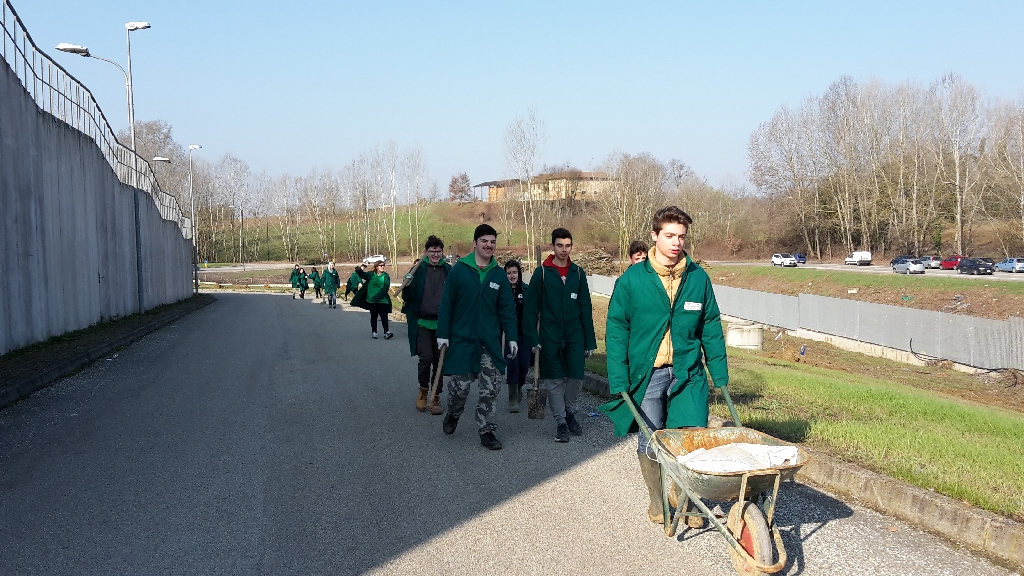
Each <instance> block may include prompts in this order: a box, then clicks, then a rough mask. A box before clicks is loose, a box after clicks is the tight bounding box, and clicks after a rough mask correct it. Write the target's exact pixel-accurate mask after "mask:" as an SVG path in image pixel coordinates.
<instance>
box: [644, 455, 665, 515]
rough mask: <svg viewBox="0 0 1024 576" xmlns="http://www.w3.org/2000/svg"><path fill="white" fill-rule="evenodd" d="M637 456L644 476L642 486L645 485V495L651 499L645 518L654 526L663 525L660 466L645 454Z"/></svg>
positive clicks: (663, 512) (663, 513)
mask: <svg viewBox="0 0 1024 576" xmlns="http://www.w3.org/2000/svg"><path fill="white" fill-rule="evenodd" d="M637 456H638V457H639V459H640V473H641V474H643V476H644V484H647V493H648V495H649V496H650V497H651V503H650V504H649V505H648V506H647V518H648V520H650V521H651V522H654V523H655V524H664V523H665V510H664V508H662V504H661V498H662V491H661V464H659V463H658V461H657V460H651V459H650V458H648V457H647V455H646V454H637Z"/></svg>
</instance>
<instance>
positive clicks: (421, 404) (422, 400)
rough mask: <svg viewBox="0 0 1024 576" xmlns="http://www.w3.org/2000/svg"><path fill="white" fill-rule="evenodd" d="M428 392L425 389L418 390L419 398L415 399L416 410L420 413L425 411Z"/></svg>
mask: <svg viewBox="0 0 1024 576" xmlns="http://www.w3.org/2000/svg"><path fill="white" fill-rule="evenodd" d="M428 392H430V390H427V389H426V388H420V396H419V398H417V399H416V409H417V410H419V411H420V412H423V411H424V410H426V409H427V393H428Z"/></svg>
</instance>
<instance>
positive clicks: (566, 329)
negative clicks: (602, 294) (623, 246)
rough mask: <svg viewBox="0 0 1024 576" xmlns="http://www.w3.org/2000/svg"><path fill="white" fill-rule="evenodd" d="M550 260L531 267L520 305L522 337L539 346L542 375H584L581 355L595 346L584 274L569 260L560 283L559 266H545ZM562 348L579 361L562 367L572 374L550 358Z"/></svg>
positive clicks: (587, 288) (582, 356) (592, 310)
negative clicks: (531, 272)
mask: <svg viewBox="0 0 1024 576" xmlns="http://www.w3.org/2000/svg"><path fill="white" fill-rule="evenodd" d="M550 260H551V258H550V257H548V261H546V262H545V263H544V265H542V266H540V267H539V268H537V269H536V270H534V271H533V276H532V277H531V279H530V291H529V292H527V293H526V302H525V304H524V306H523V339H524V340H525V341H526V344H527V345H528V346H529V347H530V348H532V347H534V346H536V345H537V344H538V343H539V344H540V345H541V355H540V374H541V378H564V377H566V376H568V377H569V378H583V376H584V374H583V358H584V355H583V354H584V352H585V351H586V350H594V349H596V348H597V337H596V336H595V335H594V309H593V306H592V305H591V302H590V287H589V286H588V285H587V275H586V273H585V272H584V271H583V269H582V268H580V267H579V266H577V265H576V264H575V263H574V262H572V261H571V260H570V262H569V273H568V275H567V276H566V277H565V283H564V284H563V283H562V277H561V275H560V274H559V273H558V269H557V268H555V267H553V266H548V265H547V264H548V262H550ZM542 275H543V276H542ZM538 315H539V316H540V335H538V334H537V317H538ZM565 349H568V350H569V351H570V352H571V353H572V354H578V355H579V358H578V360H579V362H578V363H576V362H573V363H571V365H570V366H566V367H565V368H567V369H568V371H569V372H575V373H572V374H563V373H562V371H563V363H562V362H561V361H557V362H553V361H552V356H556V355H559V354H560V353H561V352H562V351H563V350H565Z"/></svg>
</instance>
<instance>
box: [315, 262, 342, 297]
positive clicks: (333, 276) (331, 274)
mask: <svg viewBox="0 0 1024 576" xmlns="http://www.w3.org/2000/svg"><path fill="white" fill-rule="evenodd" d="M320 282H321V283H322V284H323V286H324V292H326V293H328V294H334V293H336V292H337V291H338V286H341V276H339V275H338V269H337V268H335V269H334V270H331V269H330V268H328V269H326V270H324V275H323V277H322V278H321V280H320Z"/></svg>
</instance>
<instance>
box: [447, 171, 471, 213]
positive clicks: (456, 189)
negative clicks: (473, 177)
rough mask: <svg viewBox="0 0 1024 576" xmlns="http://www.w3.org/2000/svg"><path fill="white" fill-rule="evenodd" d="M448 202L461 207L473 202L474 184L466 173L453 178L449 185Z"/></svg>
mask: <svg viewBox="0 0 1024 576" xmlns="http://www.w3.org/2000/svg"><path fill="white" fill-rule="evenodd" d="M448 201H449V202H455V203H458V204H460V205H461V204H465V203H467V202H472V201H473V183H472V181H470V179H469V176H468V175H467V174H466V173H465V172H462V173H460V174H456V175H455V176H452V180H451V182H449V183H448Z"/></svg>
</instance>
